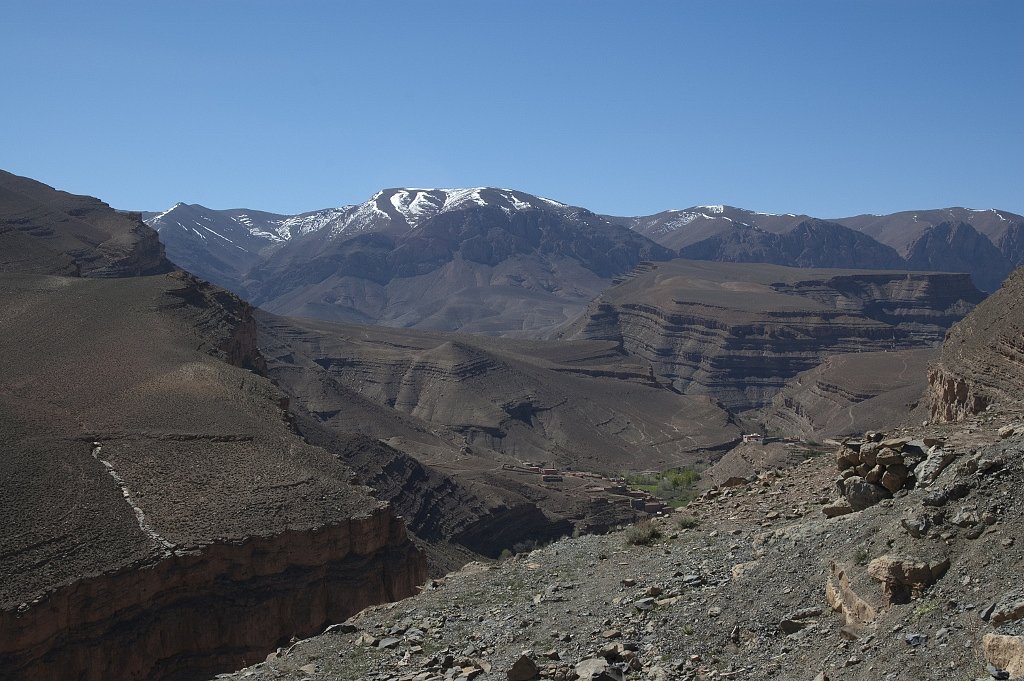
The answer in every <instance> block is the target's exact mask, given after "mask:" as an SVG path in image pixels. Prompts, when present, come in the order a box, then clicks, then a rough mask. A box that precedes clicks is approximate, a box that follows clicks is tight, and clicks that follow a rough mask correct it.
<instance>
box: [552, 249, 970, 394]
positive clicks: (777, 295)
mask: <svg viewBox="0 0 1024 681" xmlns="http://www.w3.org/2000/svg"><path fill="white" fill-rule="evenodd" d="M982 297H983V296H982V294H981V293H980V292H979V291H978V290H977V289H976V288H975V287H974V286H973V285H972V284H971V282H970V279H969V278H968V277H967V276H965V275H957V274H921V273H907V272H884V273H882V272H850V271H836V270H806V269H796V268H785V267H778V266H774V265H737V264H732V263H713V264H712V263H703V262H690V261H673V262H670V263H662V264H658V265H657V266H656V267H655V268H653V269H652V270H651V271H648V272H645V273H643V274H640V275H639V276H636V277H634V278H632V279H629V280H626V281H624V282H623V283H621V284H619V285H617V286H614V287H612V288H610V289H608V290H607V291H606V292H605V293H604V294H602V295H601V296H600V297H599V298H598V299H596V300H595V301H594V302H593V303H592V304H591V306H590V308H589V309H588V311H587V312H586V313H585V314H584V315H582V316H581V317H580V318H579V319H577V320H576V321H575V322H574V323H573V324H571V325H569V326H568V327H566V328H565V329H563V330H562V331H561V332H560V333H559V337H561V338H566V339H581V338H586V339H595V340H605V341H611V342H614V343H616V344H617V345H618V347H619V348H620V349H621V351H622V352H624V353H626V354H628V355H632V356H635V357H638V358H641V359H644V360H646V361H648V362H650V363H651V365H652V367H653V369H654V372H655V374H656V375H658V376H660V377H663V378H664V379H666V380H668V381H670V382H671V384H672V386H673V387H674V388H675V389H676V390H678V391H680V392H682V393H686V394H706V395H709V396H711V397H713V398H715V399H717V400H719V401H720V402H721V403H722V404H724V405H725V406H726V407H727V408H729V409H730V410H733V411H734V412H742V411H747V410H751V409H760V408H763V407H765V406H767V405H768V404H769V403H770V402H771V399H772V398H773V396H774V395H775V394H776V393H777V392H779V390H781V389H782V387H783V386H784V385H785V383H786V382H787V381H788V380H789V379H791V378H792V377H794V376H796V375H797V374H799V373H800V372H802V371H806V370H808V369H811V368H813V367H815V366H817V365H819V364H820V363H821V362H822V361H823V360H824V359H825V358H826V357H827V356H829V355H833V354H836V353H854V352H870V351H879V350H906V349H914V348H922V347H929V346H933V345H935V344H937V343H938V342H940V341H941V339H942V337H943V334H944V333H945V329H946V328H948V327H949V326H950V325H952V324H953V323H954V322H955V321H957V320H958V319H960V318H961V317H962V316H964V315H965V314H967V312H968V311H970V310H971V309H972V307H973V306H974V305H975V304H977V303H978V302H980V300H981V299H982Z"/></svg>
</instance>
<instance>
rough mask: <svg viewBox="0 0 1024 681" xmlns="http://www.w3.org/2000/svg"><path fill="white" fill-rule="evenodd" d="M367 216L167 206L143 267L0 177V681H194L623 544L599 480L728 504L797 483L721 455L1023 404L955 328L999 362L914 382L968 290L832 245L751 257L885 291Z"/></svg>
mask: <svg viewBox="0 0 1024 681" xmlns="http://www.w3.org/2000/svg"><path fill="white" fill-rule="evenodd" d="M370 203H372V206H370V205H369V204H364V205H362V206H356V207H349V208H346V209H344V210H342V209H338V210H334V211H328V212H327V213H310V214H303V215H301V216H276V215H273V214H269V213H259V212H256V211H244V210H238V211H222V212H220V214H211V213H210V212H209V211H206V210H205V209H203V210H200V209H201V207H195V206H189V207H182V206H178V207H175V209H172V210H171V211H167V212H165V213H164V214H162V215H160V216H157V217H150V218H149V219H150V221H151V222H154V221H156V222H159V221H160V220H163V221H164V223H163V225H162V226H161V232H160V235H161V236H164V235H166V237H167V241H168V244H167V249H168V253H169V254H170V256H169V257H168V255H165V252H164V245H163V244H162V243H161V240H160V239H158V238H157V234H156V233H155V232H154V231H153V230H152V229H150V228H149V227H147V226H146V225H145V224H144V223H143V222H142V221H141V217H142V215H140V214H137V213H127V212H118V211H115V210H113V209H111V208H110V207H109V206H108V205H107V204H105V203H103V202H102V201H100V200H98V199H94V198H90V197H81V196H74V195H71V194H67V193H64V192H59V191H57V190H54V189H52V188H50V187H47V186H46V185H43V184H41V183H38V182H35V181H33V180H29V179H27V178H19V177H17V176H14V175H10V174H3V175H0V245H2V247H3V248H2V256H0V309H2V310H3V312H4V314H3V315H2V317H0V358H2V360H0V361H2V369H3V371H2V372H0V437H2V439H3V441H4V442H5V444H6V446H7V450H8V454H7V456H5V457H4V458H2V459H0V492H2V495H0V498H2V502H0V504H2V510H3V511H4V512H5V517H7V518H10V519H12V521H11V522H9V523H8V526H7V527H6V528H5V530H4V532H3V533H2V534H0V575H2V576H3V580H2V583H3V588H2V589H0V633H2V636H0V666H2V668H3V669H4V672H5V674H8V675H10V676H11V677H12V678H15V679H30V678H31V679H58V678H64V674H65V672H66V670H67V669H76V670H80V673H79V676H80V677H81V678H85V679H100V678H104V679H124V680H125V681H133V680H135V679H158V680H163V679H168V680H172V679H173V680H177V679H182V680H185V679H198V678H207V677H209V676H212V675H214V674H217V673H219V672H222V671H229V670H231V669H235V668H238V667H240V666H243V665H246V664H252V663H254V662H258V661H260V660H262V659H264V658H266V656H267V654H268V653H269V652H270V651H272V650H274V649H275V648H276V647H280V646H283V645H284V644H285V643H287V642H288V641H289V640H291V639H292V638H293V637H307V636H311V635H313V634H316V633H318V632H319V631H322V630H323V629H324V628H325V627H327V626H328V625H330V624H333V623H336V622H339V621H342V620H344V619H346V618H348V617H350V616H351V615H353V614H355V613H357V612H359V611H361V610H363V609H364V608H366V607H367V606H371V605H373V604H377V603H382V602H387V601H393V600H396V599H402V598H405V597H408V596H412V595H414V594H416V593H418V592H419V591H421V590H422V588H423V585H424V584H425V583H428V578H429V577H438V576H440V575H443V574H446V573H448V572H451V571H453V570H458V569H459V568H461V567H462V566H463V565H465V564H467V563H471V562H472V561H475V560H481V559H496V558H499V557H500V556H502V555H508V554H509V553H513V554H515V553H524V552H527V551H529V550H530V549H531V548H532V547H535V546H537V545H540V544H545V543H548V542H556V544H555V545H558V544H557V542H559V541H562V539H563V538H564V537H567V536H569V535H581V534H591V533H602V534H603V533H607V532H614V531H615V529H616V528H618V527H621V526H623V525H626V524H629V523H633V522H635V521H636V520H638V519H640V518H643V517H646V516H647V515H649V512H648V511H646V510H645V508H646V507H645V504H644V501H643V500H640V504H639V506H637V505H636V504H635V503H633V502H634V501H636V500H635V499H632V500H631V498H630V497H629V496H628V495H625V494H623V490H624V489H625V488H624V487H623V486H622V478H621V477H620V476H623V475H633V474H637V473H642V472H650V471H665V470H689V471H691V472H692V471H693V470H694V469H702V470H705V473H706V482H705V485H711V484H725V482H728V481H730V480H731V481H732V483H734V482H735V480H736V479H746V478H749V476H750V475H751V474H752V473H751V471H750V467H754V468H755V469H756V470H755V471H754V473H757V472H758V471H763V468H761V469H758V468H757V467H758V466H759V465H761V464H758V457H762V456H767V458H766V459H765V461H767V460H771V461H774V462H776V463H777V464H778V465H783V464H785V465H790V464H792V463H794V462H795V461H798V460H801V457H803V456H808V454H807V452H809V451H814V450H813V449H794V448H793V447H794V446H796V445H794V443H793V442H788V443H786V442H775V443H772V444H765V445H764V447H766V448H767V449H764V450H762V449H761V446H760V445H756V444H754V445H751V444H739V443H740V440H741V438H740V436H741V435H742V434H743V433H744V432H750V431H751V430H755V429H762V428H764V429H767V431H768V432H769V433H772V434H774V435H775V436H776V437H780V436H785V437H794V436H795V437H799V438H803V439H804V440H805V441H810V440H822V439H824V438H828V437H839V436H846V435H850V434H851V433H856V432H860V431H862V430H864V429H867V428H893V427H895V426H896V425H897V421H899V420H900V419H902V418H904V417H905V416H908V415H911V414H913V415H914V418H915V419H917V418H924V417H921V416H920V414H922V413H924V414H927V413H929V412H928V410H929V409H930V414H931V418H932V419H933V420H935V421H940V420H944V419H952V418H960V417H965V418H967V417H972V418H973V417H977V416H978V413H979V412H981V413H982V414H983V413H984V412H983V410H984V409H985V408H986V407H987V406H990V405H992V404H998V403H1002V402H1003V401H1005V400H1006V399H1007V397H1008V395H1010V394H1012V390H1013V385H1014V381H1015V380H1016V377H1017V373H1019V372H1018V371H1017V369H1019V367H1017V366H1016V364H1015V362H1016V360H1015V359H1014V357H1015V355H1013V348H1014V347H1016V346H1015V345H1014V343H1015V340H1014V334H1016V333H1017V332H1016V331H1015V330H1014V328H1015V327H1013V328H1011V327H1010V326H1007V323H1005V321H1004V320H1003V319H1002V318H1001V317H999V315H998V314H996V313H993V312H992V310H993V309H999V308H998V307H996V308H993V307H992V306H987V305H982V306H981V307H979V308H978V310H976V311H975V313H972V315H971V317H969V319H973V320H979V319H980V320H983V321H982V326H983V327H984V328H988V327H991V328H993V329H997V330H996V331H994V332H993V333H988V332H985V333H981V334H980V335H978V334H973V332H968V331H965V330H964V329H972V328H980V327H979V326H978V323H977V322H972V323H971V324H970V325H968V326H966V327H965V326H963V324H961V325H960V326H957V327H955V328H954V329H953V331H950V332H949V337H948V339H947V342H946V344H945V345H944V346H943V347H942V349H941V350H940V349H939V345H940V343H941V342H942V339H943V337H944V335H946V333H947V330H948V329H949V328H950V327H951V326H953V325H954V324H955V323H956V322H957V321H958V320H960V319H961V318H963V317H964V316H965V315H967V314H968V313H970V312H971V310H973V309H975V307H976V306H978V305H979V303H981V301H982V300H983V298H984V294H983V293H982V292H981V291H979V290H978V289H977V288H976V287H975V286H974V285H973V284H972V282H971V278H970V277H969V276H968V275H967V274H951V273H936V272H908V271H901V270H898V269H893V268H895V267H897V266H899V265H900V264H901V263H904V262H905V259H904V257H903V256H902V255H898V254H897V256H895V259H893V256H892V254H891V253H890V252H889V250H892V249H891V248H890V247H888V246H886V247H884V248H882V247H879V246H876V245H874V244H873V242H868V241H864V239H867V238H869V237H866V236H864V235H863V234H861V233H860V232H853V231H852V230H849V229H847V228H845V227H844V228H843V230H846V231H843V230H837V229H836V228H835V227H834V226H832V225H830V224H822V223H820V221H808V220H805V219H802V218H801V219H796V218H797V216H788V217H786V216H783V217H779V216H776V217H778V218H779V220H778V225H780V227H779V229H780V230H782V231H781V232H780V234H781V235H782V237H785V239H782V241H772V242H771V243H770V244H769V245H770V246H771V248H776V247H777V246H779V244H783V245H785V244H789V245H786V246H785V249H784V250H786V251H787V252H790V251H791V250H792V249H791V248H790V247H791V246H792V245H793V244H795V243H797V241H801V240H803V241H805V242H806V243H808V244H812V248H811V251H814V250H815V249H818V250H821V249H826V250H827V249H828V248H830V247H831V246H829V244H833V245H834V244H837V243H838V244H845V246H843V248H846V249H847V250H842V249H840V254H841V257H840V258H839V260H842V261H845V260H851V259H852V261H853V262H855V263H856V264H865V265H866V264H870V263H871V262H873V261H877V267H878V268H881V269H869V270H854V269H820V268H814V267H807V265H809V264H813V263H814V262H816V261H815V260H814V258H813V257H810V256H808V258H805V257H803V256H798V257H796V258H795V259H794V260H792V261H787V264H790V265H794V264H795V265H801V267H788V266H781V265H774V264H764V263H733V262H711V261H696V260H685V259H680V258H677V257H676V256H677V255H678V252H677V251H676V250H673V248H670V247H668V246H664V245H659V244H658V243H655V242H654V241H652V240H650V239H648V238H647V237H645V236H643V235H642V234H641V233H640V230H638V229H635V227H636V225H632V228H631V226H629V225H625V224H622V223H620V222H616V221H614V220H612V219H610V218H608V217H607V216H598V215H595V214H593V213H591V212H589V211H586V210H584V209H579V208H574V207H571V206H567V205H564V204H561V203H558V202H555V201H551V200H549V199H542V198H539V197H536V196H533V195H528V194H525V193H522V192H514V191H511V190H491V189H479V190H403V189H394V190H386V191H384V192H381V193H380V194H379V195H377V196H375V197H374V198H373V199H372V201H371V202H370ZM185 208H188V209H189V210H188V211H185V210H184V209H185ZM704 208H707V209H708V210H710V208H709V207H704ZM724 210H725V209H723V211H724ZM730 210H731V209H730ZM189 211H190V212H189ZM711 212H712V214H715V215H718V214H719V213H714V211H711ZM183 216H188V219H190V220H192V221H193V222H192V223H187V224H189V225H198V222H196V221H199V222H205V223H206V225H207V228H206V232H205V236H202V235H200V236H199V237H195V238H196V239H202V241H196V240H195V239H193V238H192V237H188V239H185V238H184V236H187V235H185V234H184V233H185V232H188V231H189V230H191V231H192V233H194V234H199V233H200V232H202V231H203V230H202V229H200V228H199V227H195V226H190V227H188V228H187V229H186V227H185V224H186V222H182V221H183V220H185V217H183ZM382 216H384V217H382ZM171 218H175V219H176V220H177V222H176V223H175V224H177V227H178V228H180V229H177V230H175V229H171V227H170V224H171V223H169V222H167V221H168V220H170V219H171ZM790 218H792V219H790ZM691 222H692V221H691ZM783 223H791V224H790V225H789V227H786V228H785V229H783V228H782V227H781V225H783ZM790 227H791V228H792V229H790ZM716 229H717V228H716ZM167 230H171V231H167ZM231 230H234V231H231ZM792 230H796V231H792ZM801 230H803V231H801ZM179 232H180V233H179ZM851 233H852V234H854V236H851ZM1009 233H1010V232H1007V234H1009ZM175 234H177V237H174V236H172V235H175ZM928 234H932V235H934V234H935V232H934V230H932V231H930V232H928ZM787 235H788V236H787ZM794 235H801V236H800V238H799V239H796V238H795V237H794ZM856 235H860V236H856ZM711 236H714V234H712V232H711V231H706V234H705V238H710V237H711ZM718 236H722V234H718ZM819 237H820V239H819ZM175 238H177V239H178V241H177V242H176V241H175ZM759 238H760V237H759ZM986 238H989V237H988V236H987V237H986ZM1007 238H1009V237H1007ZM786 239H788V241H787V240H786ZM816 239H819V240H817V241H816ZM234 241H237V242H238V243H234ZM769 241H770V240H769ZM694 243H699V241H697V242H694ZM758 243H761V242H758ZM764 243H768V242H764ZM175 244H176V245H175ZM199 244H204V246H203V247H200V245H199ZM772 244H774V245H772ZM172 246H173V248H172ZM762 246H763V243H762ZM762 246H757V248H761V247H762ZM204 248H205V249H206V250H204ZM679 248H680V249H685V248H686V246H679ZM886 249H889V250H886ZM727 250H728V249H727ZM811 251H806V252H807V253H810V252H811ZM730 252H732V251H730ZM737 252H738V251H737ZM745 252H748V253H749V252H753V251H745ZM893 253H896V251H895V250H893ZM182 254H184V256H183V257H182V262H177V261H176V260H175V258H176V257H178V256H179V255H182ZM723 254H724V255H721V257H722V258H723V259H728V258H730V257H734V256H733V255H729V254H728V253H725V251H723ZM843 254H845V255H843ZM229 255H230V256H231V257H228V256H229ZM855 256H857V257H860V256H863V263H861V261H860V260H856V257H855ZM716 257H717V256H716ZM744 257H745V256H744ZM758 257H760V256H758ZM772 257H775V256H772ZM787 257H790V256H787ZM275 258H278V259H277V260H275ZM189 259H190V260H189ZM186 260H187V261H188V262H190V263H192V264H194V265H195V266H196V269H197V270H200V271H197V272H188V271H184V270H182V269H180V268H179V266H180V265H182V264H183V262H186ZM275 263H276V264H275ZM298 263H305V265H304V266H303V267H298V265H297V264H298ZM207 272H213V274H212V275H211V276H210V277H209V278H210V279H214V280H215V281H214V283H209V282H208V281H206V280H205V277H206V274H207ZM1015 276H1016V275H1015ZM1015 281H1016V279H1014V278H1013V277H1011V279H1010V283H1011V284H1012V283H1013V282H1015ZM220 285H225V286H229V287H237V288H238V289H239V290H241V291H244V292H247V295H251V296H252V299H251V300H249V301H246V300H244V299H243V298H240V297H238V296H237V295H236V294H235V293H231V292H229V291H228V290H225V289H224V288H220ZM1011 289H1012V287H1011ZM1012 290H1015V289H1012ZM1016 295H1017V294H1016V293H1014V292H1012V291H1011V292H1010V293H1007V292H1006V289H1004V291H1000V292H999V293H997V294H996V295H995V296H993V297H992V300H997V301H1003V303H1005V304H1006V305H1012V304H1015V302H1014V301H1016V298H1015V296H1016ZM254 301H255V302H262V303H264V304H265V305H267V306H268V307H269V308H270V309H269V310H267V309H260V308H258V307H256V306H254V305H253V302H254ZM1006 301H1010V302H1006ZM1003 303H1000V304H1003ZM324 306H326V307H324ZM321 308H322V309H321ZM281 312H285V313H287V314H280V313H281ZM294 314H298V315H300V316H298V317H296V316H288V315H294ZM318 317H320V318H318ZM324 317H326V319H325V318H324ZM984 320H989V321H984ZM365 322H374V323H373V324H367V323H365ZM400 327H401V328H400ZM470 332H472V333H470ZM993 338H995V339H996V341H995V343H996V345H995V346H994V349H988V350H985V351H984V352H977V351H976V349H977V348H978V347H980V344H981V343H982V342H983V341H984V342H989V341H991V340H992V339H993ZM958 348H959V349H958ZM936 358H937V359H938V363H937V364H935V366H934V367H933V368H932V375H933V377H934V378H932V379H931V387H930V389H929V390H930V392H929V395H930V398H926V397H925V396H924V390H925V384H926V381H927V377H926V373H925V370H924V367H925V366H926V365H928V363H929V362H931V361H933V360H934V359H936ZM972 361H973V362H984V365H982V364H977V365H973V364H970V362H972ZM968 365H970V366H968ZM979 375H980V376H987V377H989V378H988V379H986V380H987V382H984V381H981V382H979V379H978V376H979ZM928 399H931V400H932V401H931V402H930V403H928ZM802 446H804V447H810V445H806V444H805V445H802ZM762 451H770V452H771V454H770V455H764V454H762ZM801 452H803V453H801ZM545 470H549V471H554V473H550V474H548V473H545V474H543V475H542V473H543V472H544V471H545ZM732 483H730V484H732ZM655 506H658V505H657V504H655ZM659 508H660V506H659ZM650 512H653V511H650ZM124 650H131V651H133V654H132V655H131V656H130V659H129V660H124V659H121V658H120V657H119V651H124Z"/></svg>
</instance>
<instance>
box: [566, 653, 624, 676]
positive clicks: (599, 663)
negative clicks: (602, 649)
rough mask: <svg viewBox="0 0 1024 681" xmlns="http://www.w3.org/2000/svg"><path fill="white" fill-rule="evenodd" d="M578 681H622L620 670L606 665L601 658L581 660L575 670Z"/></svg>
mask: <svg viewBox="0 0 1024 681" xmlns="http://www.w3.org/2000/svg"><path fill="white" fill-rule="evenodd" d="M575 671H576V675H577V676H578V677H579V678H580V681H624V678H625V677H624V676H623V674H622V670H621V669H619V668H618V667H615V666H613V665H611V664H609V663H608V661H607V660H605V659H604V658H603V657H595V658H593V659H590V660H583V661H582V662H580V663H579V664H578V665H576V668H575Z"/></svg>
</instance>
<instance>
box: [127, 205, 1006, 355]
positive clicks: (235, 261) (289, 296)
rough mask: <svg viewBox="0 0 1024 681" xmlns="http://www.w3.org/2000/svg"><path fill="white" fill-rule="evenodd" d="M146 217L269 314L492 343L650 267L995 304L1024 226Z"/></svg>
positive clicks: (898, 218)
mask: <svg viewBox="0 0 1024 681" xmlns="http://www.w3.org/2000/svg"><path fill="white" fill-rule="evenodd" d="M144 217H145V220H146V222H147V224H149V225H150V226H152V227H153V228H154V229H156V230H157V231H158V232H159V234H160V238H161V240H162V241H163V242H164V244H165V245H166V248H167V253H168V257H169V258H170V259H171V260H172V261H174V262H175V263H177V264H178V265H180V266H182V267H184V268H185V269H188V270H189V271H191V272H194V273H196V274H197V275H199V276H202V277H203V278H205V279H208V280H210V281H212V282H214V283H217V284H219V285H221V286H224V287H226V288H228V289H229V290H232V291H234V292H235V293H237V294H239V295H241V296H242V297H244V298H246V299H247V300H249V301H250V302H252V303H254V304H256V305H259V306H260V307H262V308H263V309H266V310H268V311H270V312H274V313H277V314H284V315H289V316H300V317H308V318H319V319H327V320H335V321H347V322H358V323H372V324H382V325H385V326H394V327H412V328H421V329H431V330H441V331H464V332H470V333H484V334H489V335H510V336H511V335H518V336H524V335H525V336H530V337H549V336H551V335H552V334H554V333H556V332H557V329H558V328H559V327H560V326H561V325H563V324H565V323H568V322H569V321H570V320H572V319H574V318H575V317H576V316H577V315H578V314H580V313H581V312H582V311H583V310H584V308H585V307H586V305H587V304H588V303H589V302H590V301H591V300H592V299H594V298H595V297H596V296H597V295H598V294H599V293H600V292H601V291H603V290H605V289H606V288H607V287H608V286H609V285H610V284H611V283H612V282H613V281H614V280H616V279H617V278H621V277H622V276H623V275H625V274H627V273H629V272H630V271H632V270H633V269H634V268H635V267H636V266H637V265H639V264H640V263H641V262H648V261H654V262H660V261H668V260H671V259H675V258H685V259H693V260H709V261H721V262H747V263H768V264H776V265H786V266H791V267H817V268H842V269H851V268H857V269H876V270H877V269H885V270H914V271H939V272H966V273H968V274H970V275H971V278H972V279H973V281H974V283H975V284H976V285H977V286H978V288H980V289H981V290H983V291H987V292H991V291H993V290H995V289H996V288H998V286H999V284H1000V283H1001V282H1002V280H1003V279H1004V278H1005V277H1006V275H1007V274H1008V273H1009V272H1010V271H1011V270H1012V269H1013V268H1014V267H1016V266H1018V265H1020V264H1021V263H1022V262H1024V243H1022V238H1024V237H1022V236H1021V234H1022V230H1024V217H1021V216H1019V215H1015V214H1013V213H1008V212H1006V211H1001V210H995V209H992V210H971V209H965V208H949V209H936V210H923V211H916V212H915V211H910V212H903V213H894V214H892V215H881V216H880V215H859V216H854V217H850V218H839V219H828V220H825V219H820V218H815V217H811V216H807V215H796V214H782V215H779V214H769V213H758V212H754V211H749V210H744V209H740V208H734V207H731V206H722V205H711V206H696V207H693V208H688V209H685V210H670V211H664V212H662V213H658V214H655V215H651V216H643V217H617V216H609V215H599V214H596V213H594V212H592V211H589V210H587V209H585V208H580V207H574V206H569V205H566V204H564V203H560V202H558V201H554V200H552V199H546V198H542V197H538V196H534V195H531V194H527V193H524V192H520V191H515V190H509V189H494V188H474V189H401V188H399V189H386V190H382V191H380V192H378V193H377V194H375V195H374V196H373V197H371V198H370V199H369V200H368V201H366V202H365V203H362V204H359V205H350V206H343V207H341V208H330V209H325V210H319V211H312V212H308V213H302V214H299V215H279V214H272V213H266V212H261V211H256V210H250V209H232V210H212V209H208V208H205V207H203V206H200V205H195V204H192V205H188V204H177V205H176V206H174V207H172V208H170V209H169V210H166V211H164V212H162V213H146V214H144Z"/></svg>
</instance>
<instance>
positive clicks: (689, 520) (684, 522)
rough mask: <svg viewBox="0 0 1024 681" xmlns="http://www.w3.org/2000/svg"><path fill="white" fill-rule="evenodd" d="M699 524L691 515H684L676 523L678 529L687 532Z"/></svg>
mask: <svg viewBox="0 0 1024 681" xmlns="http://www.w3.org/2000/svg"><path fill="white" fill-rule="evenodd" d="M699 522H700V521H699V520H697V519H696V518H695V517H693V516H692V515H684V516H680V517H679V520H677V521H676V524H677V525H679V529H681V530H689V529H691V528H694V527H697V524H698V523H699Z"/></svg>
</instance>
